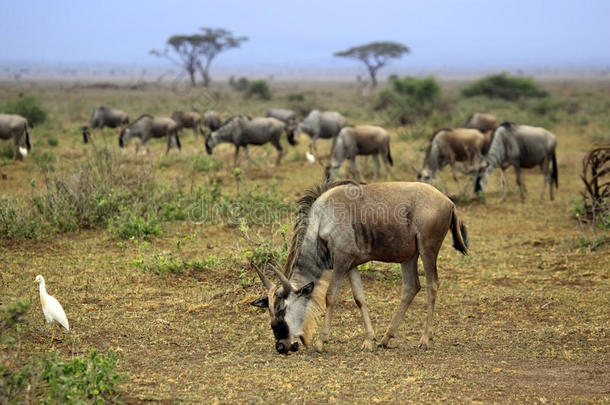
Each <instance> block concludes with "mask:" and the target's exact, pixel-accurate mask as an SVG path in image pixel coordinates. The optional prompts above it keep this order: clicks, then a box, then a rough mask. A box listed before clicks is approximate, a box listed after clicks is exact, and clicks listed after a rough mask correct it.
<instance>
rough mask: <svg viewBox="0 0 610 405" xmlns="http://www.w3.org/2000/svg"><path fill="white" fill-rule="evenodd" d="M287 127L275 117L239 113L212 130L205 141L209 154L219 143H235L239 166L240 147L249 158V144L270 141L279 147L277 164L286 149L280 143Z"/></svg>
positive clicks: (260, 143)
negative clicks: (254, 116)
mask: <svg viewBox="0 0 610 405" xmlns="http://www.w3.org/2000/svg"><path fill="white" fill-rule="evenodd" d="M285 129H286V125H285V124H284V123H283V122H282V121H280V120H278V119H275V118H270V117H258V118H254V119H251V118H250V117H248V116H245V115H237V116H235V117H232V118H229V119H228V120H227V121H225V122H224V123H223V124H222V125H221V126H220V128H218V129H217V130H216V131H214V132H212V134H211V135H210V136H209V137H208V138H207V139H206V141H205V148H206V150H207V152H208V154H209V155H211V154H212V150H213V149H214V147H215V146H216V145H218V144H219V143H224V142H228V143H232V144H234V145H235V159H234V164H235V166H237V157H238V155H239V148H241V147H243V148H244V151H245V154H246V158H247V159H248V160H249V159H250V156H249V155H248V145H263V144H266V143H268V142H271V144H272V145H273V146H274V147H275V149H277V151H278V155H277V161H276V162H275V164H276V165H279V164H280V162H281V160H282V155H283V152H284V149H283V148H282V145H281V144H280V138H281V137H282V134H283V133H284V131H285Z"/></svg>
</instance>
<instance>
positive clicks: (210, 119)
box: [203, 110, 221, 132]
mask: <svg viewBox="0 0 610 405" xmlns="http://www.w3.org/2000/svg"><path fill="white" fill-rule="evenodd" d="M203 124H204V125H205V126H206V127H208V129H209V130H210V132H214V131H216V130H217V129H218V128H220V124H221V121H220V115H218V113H217V112H216V111H214V110H208V111H206V112H205V114H203Z"/></svg>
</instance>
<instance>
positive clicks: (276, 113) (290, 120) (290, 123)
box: [265, 108, 297, 143]
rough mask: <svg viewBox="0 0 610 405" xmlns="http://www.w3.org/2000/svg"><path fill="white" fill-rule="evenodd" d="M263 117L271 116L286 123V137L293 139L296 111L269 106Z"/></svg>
mask: <svg viewBox="0 0 610 405" xmlns="http://www.w3.org/2000/svg"><path fill="white" fill-rule="evenodd" d="M265 117H273V118H277V119H278V120H280V121H282V122H283V123H284V124H286V131H287V133H288V139H292V141H293V142H295V143H296V141H294V130H295V129H296V127H297V113H296V112H294V111H293V110H289V109H286V108H270V109H268V110H267V113H266V114H265Z"/></svg>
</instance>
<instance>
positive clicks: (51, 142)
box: [47, 136, 59, 146]
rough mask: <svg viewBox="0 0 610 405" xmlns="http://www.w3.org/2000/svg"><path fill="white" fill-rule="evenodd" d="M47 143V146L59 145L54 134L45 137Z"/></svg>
mask: <svg viewBox="0 0 610 405" xmlns="http://www.w3.org/2000/svg"><path fill="white" fill-rule="evenodd" d="M47 143H48V144H49V146H57V145H59V140H58V139H57V138H55V137H54V136H50V137H48V138H47Z"/></svg>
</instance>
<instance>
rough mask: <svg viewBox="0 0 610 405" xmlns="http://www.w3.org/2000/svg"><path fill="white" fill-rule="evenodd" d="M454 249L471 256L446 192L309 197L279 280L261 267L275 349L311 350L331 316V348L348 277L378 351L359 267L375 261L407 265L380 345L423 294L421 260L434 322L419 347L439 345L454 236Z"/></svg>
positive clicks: (383, 188) (385, 188) (395, 185)
mask: <svg viewBox="0 0 610 405" xmlns="http://www.w3.org/2000/svg"><path fill="white" fill-rule="evenodd" d="M450 229H451V233H452V235H453V247H454V248H455V249H457V250H458V251H460V252H462V253H464V254H466V252H467V249H468V240H467V234H466V226H465V225H464V224H463V223H462V222H461V221H460V220H459V219H458V216H457V213H456V209H455V205H454V204H453V203H452V202H451V200H449V198H447V197H446V196H445V195H443V193H441V192H440V191H438V190H437V189H435V188H434V187H432V186H430V185H428V184H424V183H407V182H391V183H373V184H370V185H362V184H359V183H356V182H353V181H342V182H335V183H325V184H324V185H321V186H318V187H317V188H315V189H313V190H310V191H309V192H308V193H307V194H306V195H305V196H304V197H303V198H301V200H300V201H299V203H298V215H297V221H296V225H295V233H294V236H293V238H292V246H291V247H290V251H289V253H288V258H287V260H286V264H285V266H284V270H283V272H280V271H279V270H277V269H275V274H276V275H277V276H278V278H279V279H280V283H279V284H278V285H275V286H274V285H273V284H272V283H271V282H270V280H269V279H268V278H267V276H266V275H265V274H264V273H263V272H262V271H261V270H260V269H258V268H256V267H255V270H256V271H257V273H258V275H259V277H260V278H261V280H262V282H263V284H264V286H265V287H266V289H267V296H264V297H261V298H258V299H256V300H255V301H253V302H252V303H251V304H252V305H254V306H258V307H262V308H268V309H269V315H270V316H271V328H272V329H273V334H274V335H275V348H276V350H277V351H278V352H279V353H283V354H287V353H288V352H289V351H296V350H298V340H300V341H301V342H302V343H303V344H304V345H305V346H306V347H309V346H310V343H311V337H312V334H313V332H314V329H315V327H316V324H317V321H318V319H319V317H320V316H321V315H322V312H323V311H324V309H326V315H325V318H324V326H323V328H322V331H321V336H320V340H319V341H318V344H317V345H316V349H317V350H322V344H323V343H326V342H327V341H328V332H329V328H330V322H331V315H332V312H333V308H334V306H335V304H336V302H337V295H338V292H339V289H340V288H341V282H342V281H343V278H344V277H345V275H346V274H347V275H349V279H350V282H351V285H352V292H353V295H354V300H355V301H356V305H357V306H358V307H359V308H360V310H361V312H362V318H363V321H364V330H365V339H364V344H363V345H362V348H363V349H364V350H372V349H373V341H374V340H375V333H374V331H373V327H372V325H371V320H370V318H369V314H368V308H367V304H366V301H365V298H364V291H363V290H362V282H361V279H360V273H359V272H358V268H357V266H358V265H360V264H363V263H367V262H369V261H372V260H376V261H381V262H386V263H400V264H401V267H402V297H401V301H400V304H399V306H398V309H397V311H396V313H395V314H394V316H393V318H392V321H391V323H390V325H389V326H388V329H387V331H386V333H385V335H384V336H383V339H382V340H381V342H380V346H383V347H387V346H388V342H389V340H390V338H392V337H393V336H394V334H395V333H396V330H397V329H398V326H399V324H400V322H401V321H402V319H403V317H404V315H405V312H406V310H407V308H408V307H409V304H410V303H411V301H412V300H413V297H415V295H416V294H417V292H418V291H419V290H420V288H421V287H420V284H419V277H418V272H417V259H418V257H421V259H422V262H423V264H424V270H425V273H426V287H427V292H428V302H427V304H428V305H427V310H428V311H427V317H426V320H425V322H424V328H423V334H422V337H421V339H420V341H419V342H420V347H422V348H426V347H428V346H429V345H430V343H431V339H432V317H433V314H434V304H435V301H436V294H437V290H438V286H439V283H438V276H437V272H436V260H437V257H438V252H439V249H440V248H441V245H442V243H443V240H444V239H445V235H446V234H447V231H448V230H450Z"/></svg>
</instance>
